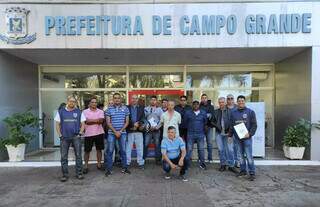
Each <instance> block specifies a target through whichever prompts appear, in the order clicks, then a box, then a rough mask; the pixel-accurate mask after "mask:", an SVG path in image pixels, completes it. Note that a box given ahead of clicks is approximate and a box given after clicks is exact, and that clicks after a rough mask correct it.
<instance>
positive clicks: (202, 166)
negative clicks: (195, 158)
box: [199, 163, 207, 170]
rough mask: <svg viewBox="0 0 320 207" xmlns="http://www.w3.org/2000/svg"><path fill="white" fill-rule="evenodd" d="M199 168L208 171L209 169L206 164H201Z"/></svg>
mask: <svg viewBox="0 0 320 207" xmlns="http://www.w3.org/2000/svg"><path fill="white" fill-rule="evenodd" d="M199 167H200V168H201V169H202V170H206V169H207V166H206V164H204V163H202V164H200V165H199Z"/></svg>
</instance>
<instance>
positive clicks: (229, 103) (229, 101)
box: [227, 94, 241, 167]
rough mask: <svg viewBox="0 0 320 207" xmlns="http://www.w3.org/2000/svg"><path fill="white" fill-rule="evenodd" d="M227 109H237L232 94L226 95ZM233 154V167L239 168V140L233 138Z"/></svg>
mask: <svg viewBox="0 0 320 207" xmlns="http://www.w3.org/2000/svg"><path fill="white" fill-rule="evenodd" d="M227 108H228V109H229V110H230V111H233V110H236V109H237V104H235V103H234V96H233V95H232V94H229V95H227ZM233 152H234V160H235V166H236V167H240V157H241V155H240V147H239V140H238V139H236V138H235V137H234V136H233Z"/></svg>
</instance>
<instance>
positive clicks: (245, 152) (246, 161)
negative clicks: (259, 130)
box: [239, 138, 255, 175]
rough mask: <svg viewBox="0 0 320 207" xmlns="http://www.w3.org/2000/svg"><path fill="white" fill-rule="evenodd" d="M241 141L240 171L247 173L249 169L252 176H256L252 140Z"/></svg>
mask: <svg viewBox="0 0 320 207" xmlns="http://www.w3.org/2000/svg"><path fill="white" fill-rule="evenodd" d="M239 141H240V145H239V146H240V152H241V159H240V170H241V171H244V172H247V167H248V171H249V174H250V175H254V174H255V166H254V160H253V155H252V138H249V139H243V140H239Z"/></svg>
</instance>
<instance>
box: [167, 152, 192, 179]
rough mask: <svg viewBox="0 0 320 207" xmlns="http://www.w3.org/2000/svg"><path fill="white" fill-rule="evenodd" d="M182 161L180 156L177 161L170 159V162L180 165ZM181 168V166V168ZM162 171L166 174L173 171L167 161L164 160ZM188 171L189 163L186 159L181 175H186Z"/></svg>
mask: <svg viewBox="0 0 320 207" xmlns="http://www.w3.org/2000/svg"><path fill="white" fill-rule="evenodd" d="M179 160H180V156H179V157H177V158H175V159H170V161H171V162H172V163H173V164H175V165H178V163H179ZM180 167H181V166H180ZM162 169H163V170H164V171H165V172H166V173H169V172H170V171H171V167H170V165H169V163H168V162H167V161H165V160H162ZM187 169H188V161H187V160H186V158H184V160H183V166H182V167H181V169H180V175H184V174H186V170H187Z"/></svg>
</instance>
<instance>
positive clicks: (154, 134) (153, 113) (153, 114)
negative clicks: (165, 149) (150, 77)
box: [144, 96, 163, 164]
mask: <svg viewBox="0 0 320 207" xmlns="http://www.w3.org/2000/svg"><path fill="white" fill-rule="evenodd" d="M162 113H163V112H162V109H161V108H160V107H157V97H156V96H152V97H151V99H150V106H148V107H146V108H145V109H144V114H145V118H146V121H147V126H146V134H145V140H144V159H146V158H147V155H148V146H149V144H150V143H151V141H152V139H153V140H154V143H155V145H156V149H155V158H156V162H157V164H158V163H159V164H160V163H161V149H160V127H161V124H160V118H161V115H162Z"/></svg>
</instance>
